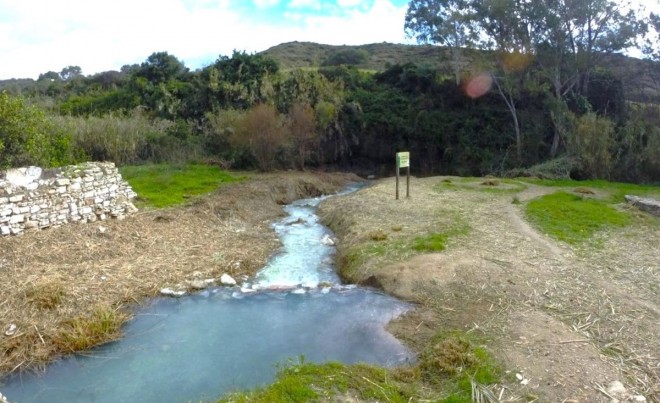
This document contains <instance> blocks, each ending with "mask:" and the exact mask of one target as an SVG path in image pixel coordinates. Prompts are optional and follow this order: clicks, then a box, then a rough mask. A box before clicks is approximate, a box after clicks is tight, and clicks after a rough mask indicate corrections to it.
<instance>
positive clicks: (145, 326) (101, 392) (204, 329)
mask: <svg viewBox="0 0 660 403" xmlns="http://www.w3.org/2000/svg"><path fill="white" fill-rule="evenodd" d="M321 200H322V198H315V199H304V200H300V201H297V202H295V203H293V204H292V205H289V206H286V207H285V209H286V211H287V212H288V214H289V215H288V216H287V217H286V218H284V219H282V220H280V221H278V222H276V223H275V224H273V227H274V229H275V231H276V232H277V233H278V235H279V236H280V239H281V240H282V243H283V248H282V250H281V251H280V252H279V253H277V254H276V255H275V256H273V258H272V259H271V260H270V262H269V263H268V265H267V266H266V267H264V269H263V270H262V271H261V272H260V273H259V274H258V275H257V276H256V277H255V279H254V280H253V281H252V283H253V284H251V285H244V288H245V287H246V286H247V287H252V289H253V290H247V291H251V292H245V291H246V290H245V289H244V290H243V291H241V290H240V289H239V288H238V287H236V288H213V289H208V290H205V291H202V292H200V293H198V294H195V295H192V296H187V297H183V298H180V299H171V298H156V299H154V300H152V301H151V302H150V303H149V304H148V305H147V306H144V307H142V308H140V309H139V311H137V313H136V317H135V319H133V320H132V321H131V322H129V323H128V324H127V325H126V326H125V328H124V331H125V337H123V338H122V339H121V340H119V341H117V342H114V343H109V344H106V345H104V346H101V347H99V348H96V349H94V350H93V351H91V352H90V353H89V354H86V355H75V356H70V357H67V358H65V359H62V360H59V361H57V362H55V363H53V364H52V365H50V366H49V367H48V369H47V371H46V372H45V373H44V374H42V375H40V376H26V375H22V376H13V377H11V378H9V379H6V380H5V381H4V384H3V385H0V391H2V393H3V394H5V395H6V396H7V397H8V398H9V399H10V401H12V402H18V403H24V402H25V403H29V402H50V403H60V402H62V403H64V402H66V403H72V402H113V403H116V402H186V401H195V402H197V401H200V400H202V399H208V400H213V399H217V398H218V397H219V396H221V395H222V394H225V393H227V392H230V391H233V390H237V389H245V388H251V387H254V386H258V385H264V384H267V383H269V382H271V381H272V380H273V376H274V374H275V373H276V370H277V365H283V364H286V363H287V362H288V361H291V360H293V361H294V362H295V361H297V360H299V357H301V356H304V357H305V360H306V361H314V362H325V361H342V362H345V363H356V362H368V363H374V364H380V365H385V366H392V365H397V364H401V363H404V362H407V361H409V360H412V359H414V357H413V356H412V354H411V353H410V351H409V350H408V349H406V348H405V346H403V345H402V344H401V343H400V342H399V341H398V340H397V339H395V338H394V337H393V336H392V335H391V334H389V333H388V332H386V331H385V330H384V326H385V325H386V324H387V322H388V321H390V320H391V319H392V318H395V317H397V316H399V315H401V314H402V313H403V312H405V311H406V310H408V309H409V308H410V306H409V305H407V304H404V303H402V302H400V301H398V300H396V299H395V298H392V297H389V296H387V295H384V294H381V293H379V292H376V291H374V290H371V289H366V288H358V287H354V286H341V285H338V283H339V279H338V277H337V274H336V273H335V270H334V265H333V262H332V257H333V254H334V250H335V249H334V246H332V245H331V244H330V243H331V242H329V241H328V240H329V239H330V237H331V236H332V233H331V232H330V231H329V230H328V229H327V228H326V227H324V226H322V225H321V224H320V223H319V222H318V217H317V216H316V214H315V211H316V207H317V206H318V204H319V202H320V201H321ZM319 283H324V284H325V283H335V284H336V285H334V286H333V287H328V286H325V285H324V284H322V287H317V286H318V285H319ZM273 286H278V287H280V286H288V287H293V288H289V289H287V290H281V291H268V290H266V289H267V288H269V287H273ZM303 286H304V287H303ZM254 290H257V291H254Z"/></svg>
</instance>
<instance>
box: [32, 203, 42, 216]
mask: <svg viewBox="0 0 660 403" xmlns="http://www.w3.org/2000/svg"><path fill="white" fill-rule="evenodd" d="M39 211H41V207H40V206H36V205H35V206H32V207H30V214H35V213H38V212H39Z"/></svg>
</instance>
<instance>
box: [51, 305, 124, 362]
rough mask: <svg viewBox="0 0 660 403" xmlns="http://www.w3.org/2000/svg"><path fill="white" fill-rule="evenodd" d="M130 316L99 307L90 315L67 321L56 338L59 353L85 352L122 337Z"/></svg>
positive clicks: (55, 342)
mask: <svg viewBox="0 0 660 403" xmlns="http://www.w3.org/2000/svg"><path fill="white" fill-rule="evenodd" d="M127 319H128V315H127V314H125V313H123V312H120V311H118V310H117V309H112V308H110V307H99V308H97V309H95V310H94V311H93V312H92V313H91V314H90V315H87V316H79V317H77V318H74V319H71V320H69V321H67V322H66V323H65V324H64V326H62V328H61V330H60V332H59V333H58V334H57V335H55V336H54V340H53V342H54V344H55V345H56V346H57V349H58V351H63V352H77V351H85V350H89V349H90V348H92V347H94V346H97V345H99V344H102V343H106V342H108V341H110V340H114V339H117V338H118V337H120V336H121V325H122V324H123V323H124V322H126V320H127Z"/></svg>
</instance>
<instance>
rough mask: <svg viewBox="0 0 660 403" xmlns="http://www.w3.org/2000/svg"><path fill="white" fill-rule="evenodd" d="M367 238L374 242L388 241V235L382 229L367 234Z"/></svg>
mask: <svg viewBox="0 0 660 403" xmlns="http://www.w3.org/2000/svg"><path fill="white" fill-rule="evenodd" d="M367 238H369V239H371V240H372V241H385V240H386V239H387V233H386V232H385V231H383V230H382V229H376V230H373V231H370V232H369V233H368V234H367Z"/></svg>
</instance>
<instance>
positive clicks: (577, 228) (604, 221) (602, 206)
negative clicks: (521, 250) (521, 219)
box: [525, 191, 631, 245]
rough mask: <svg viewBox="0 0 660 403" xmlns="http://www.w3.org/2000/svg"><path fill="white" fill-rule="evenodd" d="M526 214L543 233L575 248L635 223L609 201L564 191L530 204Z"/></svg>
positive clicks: (540, 198) (535, 200)
mask: <svg viewBox="0 0 660 403" xmlns="http://www.w3.org/2000/svg"><path fill="white" fill-rule="evenodd" d="M525 213H526V215H527V218H528V220H529V221H530V222H532V223H534V224H536V225H537V226H538V227H540V228H541V229H542V230H543V231H545V232H546V233H548V234H549V235H551V236H553V237H555V238H556V239H559V240H561V241H564V242H566V243H569V244H573V245H575V244H579V243H582V242H585V241H586V240H589V239H590V238H591V237H592V236H593V235H594V234H595V233H596V232H598V231H600V230H603V229H605V228H610V227H623V226H625V225H626V224H628V223H629V221H630V219H631V217H630V216H629V215H628V214H626V213H623V212H620V211H618V210H616V209H615V208H613V207H612V206H611V205H610V204H609V203H607V202H606V201H603V200H596V199H591V198H585V197H581V196H577V195H573V194H570V193H566V192H563V191H560V192H556V193H552V194H549V195H545V196H542V197H539V198H537V199H534V200H532V201H530V202H529V203H528V204H527V206H526V207H525Z"/></svg>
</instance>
